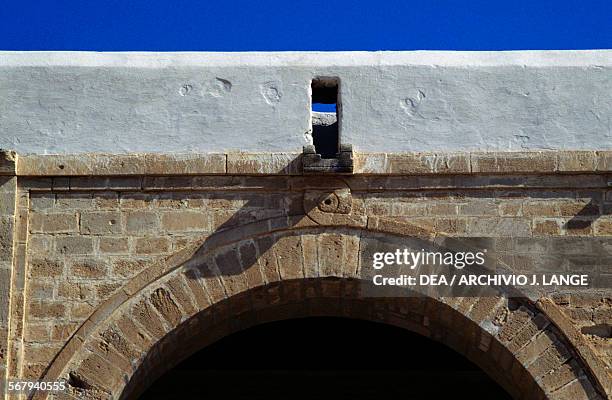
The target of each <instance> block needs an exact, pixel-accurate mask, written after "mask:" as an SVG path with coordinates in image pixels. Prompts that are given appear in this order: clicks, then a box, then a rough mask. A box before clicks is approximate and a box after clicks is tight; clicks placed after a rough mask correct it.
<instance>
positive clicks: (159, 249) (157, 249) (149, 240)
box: [135, 237, 170, 254]
mask: <svg viewBox="0 0 612 400" xmlns="http://www.w3.org/2000/svg"><path fill="white" fill-rule="evenodd" d="M135 250H136V254H162V253H167V252H168V251H169V250H170V241H169V239H168V238H167V237H145V238H138V239H136V246H135Z"/></svg>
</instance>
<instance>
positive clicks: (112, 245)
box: [98, 237, 129, 254]
mask: <svg viewBox="0 0 612 400" xmlns="http://www.w3.org/2000/svg"><path fill="white" fill-rule="evenodd" d="M98 249H99V251H100V253H104V254H125V253H127V252H128V251H129V243H128V238H127V237H101V238H100V239H99V242H98Z"/></svg>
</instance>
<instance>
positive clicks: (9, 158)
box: [0, 149, 17, 176]
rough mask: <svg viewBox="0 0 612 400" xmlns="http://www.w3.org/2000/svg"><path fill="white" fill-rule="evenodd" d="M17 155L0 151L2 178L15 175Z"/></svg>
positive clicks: (0, 174)
mask: <svg viewBox="0 0 612 400" xmlns="http://www.w3.org/2000/svg"><path fill="white" fill-rule="evenodd" d="M16 164H17V153H16V152H14V151H11V150H3V149H0V176H2V175H10V176H14V175H15V172H16V171H15V170H16Z"/></svg>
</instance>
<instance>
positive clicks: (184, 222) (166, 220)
mask: <svg viewBox="0 0 612 400" xmlns="http://www.w3.org/2000/svg"><path fill="white" fill-rule="evenodd" d="M161 218H162V228H163V229H164V230H166V231H168V232H193V231H209V230H210V221H209V215H208V214H206V213H201V212H197V211H181V212H166V213H163V214H162V217H161Z"/></svg>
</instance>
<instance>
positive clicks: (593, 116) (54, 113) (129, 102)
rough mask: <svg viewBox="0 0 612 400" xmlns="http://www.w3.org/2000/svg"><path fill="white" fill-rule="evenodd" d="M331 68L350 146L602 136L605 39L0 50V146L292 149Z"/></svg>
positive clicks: (607, 104) (610, 96) (609, 114)
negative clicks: (558, 45)
mask: <svg viewBox="0 0 612 400" xmlns="http://www.w3.org/2000/svg"><path fill="white" fill-rule="evenodd" d="M315 76H338V77H339V78H340V80H341V83H340V97H341V102H342V106H341V109H342V121H341V135H342V138H341V141H342V142H343V143H351V144H353V145H354V147H355V148H356V149H357V151H359V150H361V151H389V152H400V151H451V150H538V149H571V150H578V149H583V150H586V149H589V150H597V149H608V150H609V149H612V51H611V50H598V51H510V52H439V51H417V52H371V53H369V52H339V53H314V52H308V53H88V52H0V148H5V149H13V150H17V151H18V152H20V153H38V154H62V153H82V152H104V153H126V152H214V151H228V150H241V151H299V150H301V147H302V145H304V144H307V143H308V141H309V140H310V136H309V135H308V131H309V129H310V110H309V107H310V99H309V87H310V80H311V79H312V78H313V77H315Z"/></svg>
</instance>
